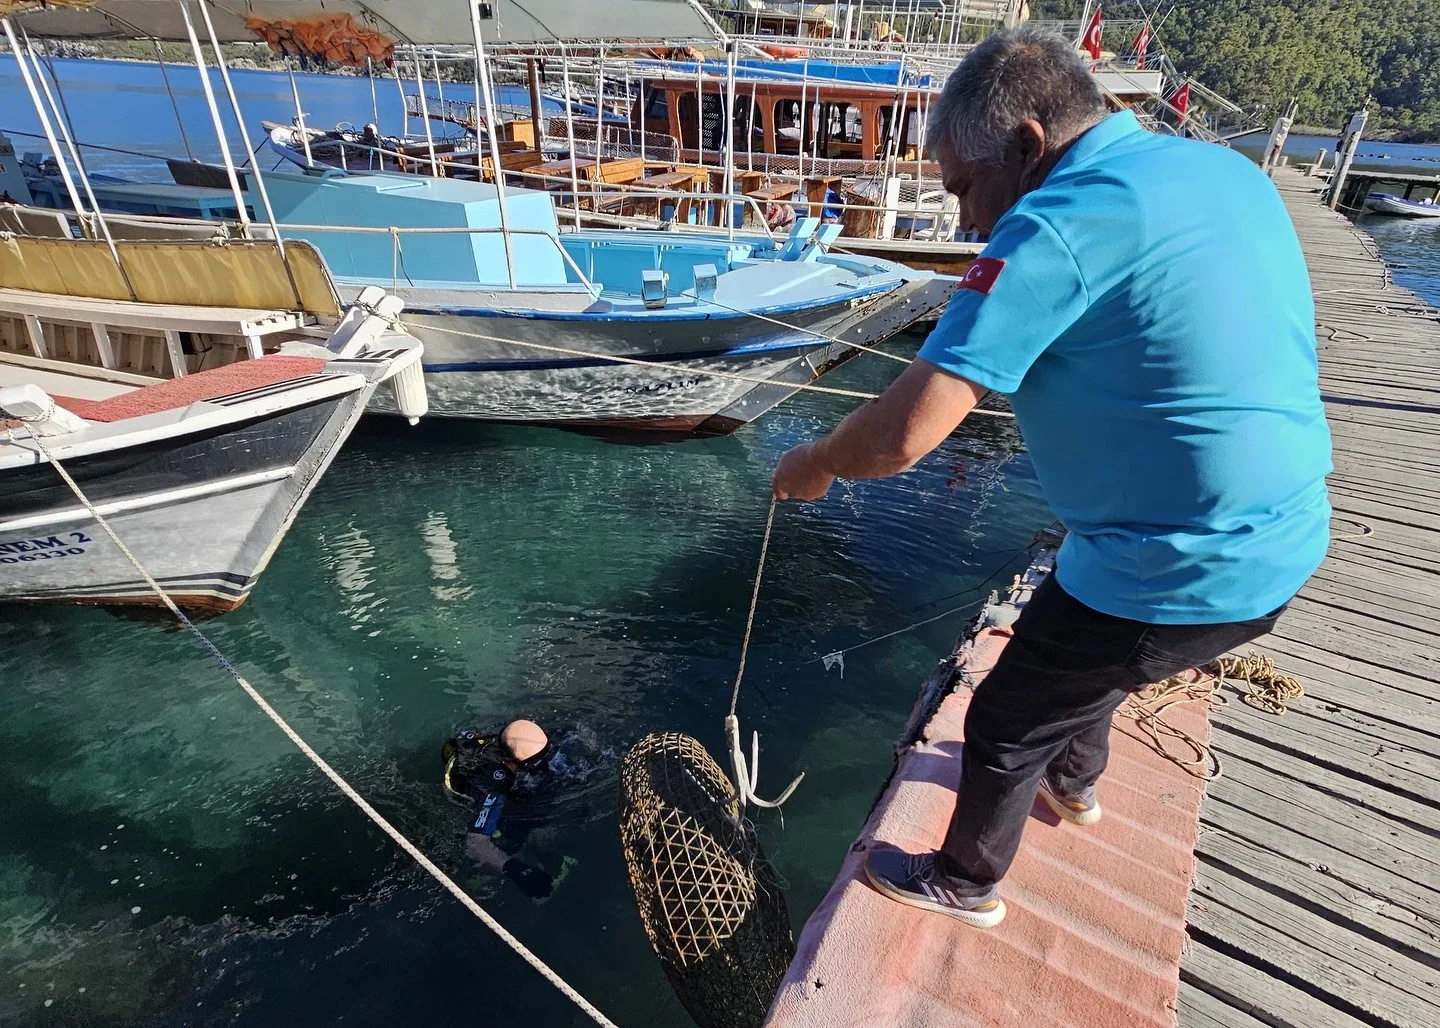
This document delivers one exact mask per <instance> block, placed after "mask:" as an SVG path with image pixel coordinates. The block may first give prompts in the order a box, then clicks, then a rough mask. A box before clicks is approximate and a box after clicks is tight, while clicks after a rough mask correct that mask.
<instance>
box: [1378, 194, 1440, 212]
mask: <svg viewBox="0 0 1440 1028" xmlns="http://www.w3.org/2000/svg"><path fill="white" fill-rule="evenodd" d="M1365 207H1366V209H1368V210H1370V211H1372V212H1373V213H1375V214H1391V215H1394V216H1396V217H1399V218H1440V202H1437V201H1436V199H1435V198H1434V197H1432V198H1430V199H1428V200H1406V199H1405V198H1404V197H1400V196H1394V195H1392V194H1390V193H1371V194H1370V196H1369V198H1367V199H1366V201H1365Z"/></svg>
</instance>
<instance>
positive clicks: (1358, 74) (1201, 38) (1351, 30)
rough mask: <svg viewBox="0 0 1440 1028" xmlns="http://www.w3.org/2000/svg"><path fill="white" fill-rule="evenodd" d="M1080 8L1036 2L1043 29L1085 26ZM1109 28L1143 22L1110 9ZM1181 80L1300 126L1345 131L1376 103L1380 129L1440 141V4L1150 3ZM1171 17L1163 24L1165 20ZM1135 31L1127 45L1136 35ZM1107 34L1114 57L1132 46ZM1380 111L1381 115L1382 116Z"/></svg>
mask: <svg viewBox="0 0 1440 1028" xmlns="http://www.w3.org/2000/svg"><path fill="white" fill-rule="evenodd" d="M1083 6H1084V4H1083V2H1082V0H1037V2H1035V3H1034V4H1033V8H1034V12H1033V17H1034V18H1036V19H1048V18H1070V19H1075V18H1078V17H1079V16H1080V10H1081V8H1082V7H1083ZM1104 6H1105V13H1106V17H1107V20H1112V21H1113V20H1114V19H1120V18H1125V19H1131V18H1136V17H1140V14H1139V6H1138V5H1137V4H1135V3H1131V2H1116V3H1107V4H1105V5H1104ZM1145 7H1146V9H1148V10H1149V11H1150V12H1151V13H1152V14H1155V15H1156V20H1157V21H1161V20H1162V19H1163V24H1162V25H1161V27H1160V30H1159V37H1160V40H1161V41H1162V43H1163V44H1164V46H1165V49H1166V51H1167V52H1168V53H1169V55H1170V59H1171V60H1172V61H1174V63H1175V65H1176V66H1177V67H1178V68H1179V69H1180V70H1181V72H1182V73H1186V74H1190V75H1194V76H1195V77H1196V78H1198V79H1199V80H1200V81H1202V82H1204V83H1205V84H1206V85H1208V86H1210V87H1211V88H1213V89H1216V90H1218V91H1219V92H1220V93H1221V94H1223V95H1225V96H1228V97H1230V98H1231V99H1232V100H1235V101H1236V102H1238V103H1241V104H1247V105H1248V104H1251V103H1259V104H1264V105H1265V106H1266V107H1267V108H1269V109H1271V110H1272V111H1273V110H1276V109H1278V108H1279V107H1280V106H1281V105H1282V104H1284V103H1285V101H1286V100H1288V99H1289V98H1290V97H1292V96H1295V97H1298V98H1299V100H1300V118H1299V120H1300V122H1301V123H1303V124H1307V125H1329V126H1337V125H1340V124H1342V123H1343V122H1344V120H1345V116H1346V115H1347V114H1348V113H1349V112H1350V111H1353V110H1355V109H1357V108H1359V107H1360V105H1361V104H1363V103H1364V102H1365V100H1366V98H1367V97H1369V98H1371V99H1372V100H1373V105H1372V108H1371V110H1372V113H1377V114H1378V116H1379V120H1378V123H1377V122H1375V121H1373V120H1372V125H1377V127H1379V128H1382V129H1386V128H1388V129H1392V130H1394V132H1395V134H1396V137H1397V138H1402V139H1408V138H1412V137H1414V138H1416V139H1422V138H1423V139H1429V140H1440V0H1180V2H1171V0H1148V2H1147V3H1146V4H1145ZM1172 7H1173V8H1174V11H1173V13H1171V14H1169V16H1168V17H1165V14H1166V12H1168V11H1170V10H1171V8H1172ZM1128 34H1129V32H1128V30H1127V31H1126V32H1125V33H1124V35H1128ZM1121 35H1122V33H1121V32H1119V31H1118V30H1113V31H1111V32H1107V33H1106V35H1105V46H1106V48H1107V49H1110V50H1115V51H1117V52H1124V51H1125V50H1128V49H1129V40H1128V39H1126V38H1121ZM1377 107H1378V111H1377V110H1376V108H1377Z"/></svg>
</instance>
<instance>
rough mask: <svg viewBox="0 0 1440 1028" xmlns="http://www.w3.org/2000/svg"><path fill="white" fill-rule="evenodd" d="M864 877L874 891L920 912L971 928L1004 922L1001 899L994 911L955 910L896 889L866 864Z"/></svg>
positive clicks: (997, 901)
mask: <svg viewBox="0 0 1440 1028" xmlns="http://www.w3.org/2000/svg"><path fill="white" fill-rule="evenodd" d="M865 877H866V878H868V879H870V884H871V885H873V886H875V888H876V889H878V890H880V891H881V892H882V893H884V894H885V895H886V896H889V897H890V898H891V899H893V900H895V901H896V902H898V903H903V904H905V905H906V906H907V907H919V908H920V909H921V910H933V911H934V912H935V913H937V914H947V915H949V916H950V917H953V918H954V919H955V920H957V921H960V922H963V923H964V924H967V925H969V926H970V927H971V928H994V927H995V926H996V925H997V924H999V923H1000V922H1001V921H1003V920H1005V901H1004V900H1003V899H999V898H997V899H996V900H995V909H994V910H985V911H978V910H957V909H955V908H954V907H947V906H945V905H944V904H943V903H935V902H933V901H931V900H928V899H924V898H922V897H920V896H916V895H914V894H913V893H909V892H902V891H900V890H899V889H896V888H895V886H894V885H892V884H891V883H890V882H889V881H887V880H886V879H884V878H882V877H881V876H879V875H877V874H876V873H875V872H873V871H871V870H870V865H869V864H868V863H867V864H866V865H865Z"/></svg>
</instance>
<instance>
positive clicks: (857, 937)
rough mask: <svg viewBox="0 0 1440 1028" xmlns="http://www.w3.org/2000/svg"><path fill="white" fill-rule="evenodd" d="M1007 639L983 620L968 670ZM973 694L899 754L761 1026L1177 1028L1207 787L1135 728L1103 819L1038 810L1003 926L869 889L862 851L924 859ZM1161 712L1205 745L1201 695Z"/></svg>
mask: <svg viewBox="0 0 1440 1028" xmlns="http://www.w3.org/2000/svg"><path fill="white" fill-rule="evenodd" d="M987 637H988V638H987ZM1008 638H1009V633H1008V631H1006V630H996V629H987V630H986V631H985V632H984V633H982V636H981V638H980V639H977V651H976V653H975V660H974V663H973V664H972V665H971V666H975V667H980V668H988V667H991V666H993V664H994V657H995V656H997V655H998V654H999V652H1000V650H1001V648H1003V646H1004V644H1005V642H1006V641H1007V640H1008ZM982 643H983V646H981V645H980V644H982ZM969 699H970V692H969V690H968V689H964V688H960V689H957V690H956V691H955V693H954V694H952V695H951V696H949V697H948V698H947V699H946V700H945V701H944V703H942V704H941V706H940V710H939V712H938V713H937V714H936V716H935V718H934V719H933V720H932V721H931V723H930V725H929V728H928V729H927V731H926V741H925V742H923V743H920V744H918V745H917V746H915V747H914V748H912V749H910V750H908V751H906V753H905V754H904V755H903V756H902V757H901V760H900V766H899V770H898V772H897V774H896V776H895V778H894V780H893V781H892V783H891V785H890V787H889V789H888V790H887V791H886V793H885V795H884V797H882V799H881V802H880V805H879V806H878V807H877V808H876V810H875V812H874V813H873V814H872V815H871V817H870V820H869V821H868V822H866V825H865V829H864V831H863V832H862V833H861V837H860V840H859V842H858V843H857V844H856V845H855V846H854V847H852V848H851V851H850V853H849V854H848V855H847V856H846V858H845V863H844V865H843V867H842V868H841V871H840V875H839V877H838V878H837V879H836V882H835V884H834V885H833V886H832V887H831V889H830V892H829V893H828V894H827V895H826V897H825V899H824V901H823V902H822V903H821V904H820V906H819V908H818V909H817V910H816V911H815V913H814V914H813V915H812V916H811V917H810V920H809V921H808V922H807V923H806V925H805V930H804V932H803V933H802V934H801V936H800V939H799V944H798V953H797V955H796V958H795V961H794V963H793V964H791V966H790V971H789V973H788V975H787V976H786V978H785V982H784V984H783V985H782V986H781V989H780V992H779V994H778V995H777V996H776V999H775V1002H774V1005H773V1006H772V1007H771V1010H770V1015H769V1018H768V1020H767V1021H766V1024H767V1025H770V1026H773V1028H800V1026H807V1028H808V1026H814V1028H821V1026H824V1028H840V1026H849V1025H854V1026H860V1025H864V1026H866V1028H876V1026H905V1028H921V1026H925V1028H942V1026H943V1028H948V1026H952V1025H953V1026H957V1028H970V1026H975V1028H980V1026H983V1028H1011V1026H1014V1028H1040V1026H1051V1025H1053V1026H1057V1028H1059V1026H1065V1028H1086V1026H1092V1025H1093V1026H1095V1028H1101V1026H1104V1028H1113V1026H1116V1025H1137V1026H1167V1028H1168V1026H1172V1025H1174V1024H1175V1020H1176V1000H1177V994H1178V991H1179V969H1180V954H1181V950H1182V948H1183V947H1184V945H1185V908H1186V900H1187V898H1188V896H1189V892H1190V883H1191V877H1192V875H1193V873H1194V866H1195V860H1194V850H1195V838H1196V834H1197V832H1198V821H1199V812H1200V801H1201V799H1202V797H1203V786H1202V784H1201V782H1200V781H1199V780H1198V779H1196V778H1193V777H1191V776H1190V775H1189V774H1187V773H1186V772H1185V771H1184V770H1182V769H1181V768H1180V767H1178V766H1177V765H1176V764H1174V763H1172V762H1171V761H1169V760H1167V759H1165V758H1164V757H1162V756H1160V755H1159V754H1158V753H1156V752H1155V751H1154V750H1153V749H1151V748H1150V746H1149V745H1148V744H1147V743H1146V742H1142V741H1140V737H1139V736H1138V735H1131V734H1129V733H1131V732H1134V731H1135V725H1134V723H1133V722H1131V721H1127V720H1123V719H1120V718H1117V719H1116V722H1115V724H1116V729H1115V731H1114V732H1113V733H1112V736H1111V746H1112V755H1111V760H1110V766H1109V770H1108V771H1107V772H1106V774H1105V777H1104V778H1103V779H1102V780H1101V782H1100V802H1101V805H1102V806H1103V807H1104V809H1105V816H1104V818H1103V819H1102V821H1101V822H1100V824H1098V825H1095V826H1093V827H1090V828H1078V827H1076V826H1074V825H1070V824H1066V823H1064V822H1061V821H1059V820H1058V819H1057V818H1055V817H1054V816H1053V815H1052V814H1051V813H1050V812H1049V810H1048V808H1045V807H1044V806H1043V805H1038V804H1037V807H1036V808H1035V810H1034V812H1032V815H1031V818H1030V822H1029V824H1028V825H1027V826H1026V828H1025V839H1024V842H1023V843H1022V844H1021V848H1020V855H1019V858H1018V859H1017V860H1016V862H1015V865H1014V867H1013V868H1012V869H1011V872H1010V874H1009V875H1008V876H1007V877H1006V879H1005V881H1004V883H1003V884H1002V886H1001V890H1002V895H1003V896H1004V897H1005V902H1006V905H1007V906H1008V908H1009V913H1008V916H1007V917H1006V919H1005V921H1004V922H1003V923H1001V924H1000V926H999V927H997V928H994V929H991V930H989V931H981V930H977V929H974V928H968V927H966V926H965V925H962V924H960V923H959V922H958V921H955V920H953V919H951V918H948V917H945V916H944V915H941V914H935V913H931V912H928V911H924V910H917V909H915V908H913V907H907V906H904V905H902V904H900V903H896V902H895V901H893V900H890V899H887V898H886V897H884V896H882V895H881V894H880V893H878V892H876V891H875V890H874V889H873V888H872V887H871V886H870V885H869V883H868V881H867V880H866V878H865V873H864V869H863V866H862V862H863V861H864V859H865V852H866V850H868V849H869V848H871V847H874V846H876V845H886V844H888V845H893V846H897V847H899V848H901V849H904V850H906V851H908V852H912V853H913V852H920V851H925V850H933V849H935V848H936V847H938V846H939V844H940V841H941V840H942V838H943V837H944V834H945V828H946V826H947V824H948V823H949V819H950V812H951V810H952V809H953V806H954V802H955V789H956V787H957V785H958V784H959V779H960V761H959V754H960V746H961V740H962V737H963V727H964V721H965V708H966V706H967V705H968V703H969ZM1166 718H1167V719H1168V720H1169V721H1170V723H1172V724H1173V725H1175V726H1176V727H1177V728H1181V729H1183V730H1184V731H1186V732H1189V733H1190V734H1191V735H1192V736H1194V737H1196V738H1197V739H1200V740H1208V739H1209V735H1210V725H1209V720H1208V718H1207V716H1206V711H1205V708H1204V705H1203V704H1186V705H1184V706H1175V707H1171V708H1169V709H1168V710H1167V711H1166ZM1042 811H1043V814H1042Z"/></svg>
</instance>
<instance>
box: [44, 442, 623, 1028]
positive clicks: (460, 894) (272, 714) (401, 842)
mask: <svg viewBox="0 0 1440 1028" xmlns="http://www.w3.org/2000/svg"><path fill="white" fill-rule="evenodd" d="M21 420H36V419H33V418H30V419H21ZM27 429H28V430H29V432H30V438H31V439H32V440H33V441H34V443H35V445H36V447H37V448H38V449H39V450H40V453H41V455H42V456H43V457H44V458H45V459H46V460H48V461H49V462H50V466H51V467H53V468H54V469H55V472H56V473H57V474H58V475H59V476H60V477H61V479H63V480H64V482H65V484H66V485H67V486H69V487H70V491H71V492H72V493H74V494H75V498H76V499H77V500H79V501H80V503H81V504H82V505H84V507H85V509H86V510H87V511H89V512H90V516H91V517H93V518H94V519H95V521H96V523H97V524H99V525H100V527H101V528H103V529H104V530H105V534H106V535H108V536H109V537H110V541H111V542H113V543H114V544H115V546H116V548H118V549H119V550H120V552H121V553H122V554H123V555H124V556H125V559H126V560H128V561H129V562H130V563H131V564H132V565H133V566H134V568H135V570H136V571H138V572H139V573H140V576H141V577H142V578H143V579H144V580H145V584H146V585H148V586H149V587H150V588H151V589H152V590H153V591H154V592H155V595H156V596H158V597H160V600H161V602H162V603H164V604H165V606H166V607H167V608H168V609H169V611H170V613H171V614H173V615H175V617H176V619H177V620H179V621H180V623H181V624H183V625H184V626H185V627H186V628H188V629H189V630H190V632H191V633H192V634H193V635H194V636H195V638H196V639H198V640H199V641H200V643H201V645H203V646H204V647H205V649H206V650H208V651H209V653H210V655H211V656H212V657H213V658H215V662H216V663H217V664H219V665H220V666H221V667H222V668H223V669H224V670H225V671H227V672H228V673H229V674H230V677H232V678H234V679H235V681H236V683H237V684H238V685H239V686H240V688H242V689H244V690H245V694H246V695H247V696H249V697H250V698H251V699H252V700H254V701H255V704H256V706H258V707H259V708H260V709H261V710H262V711H264V712H265V716H266V717H268V718H269V719H270V720H271V721H272V722H274V724H275V727H276V728H279V729H280V731H282V732H284V733H285V736H286V737H287V738H288V739H289V740H290V741H291V742H292V743H294V744H295V747H296V748H297V749H298V750H299V751H300V752H301V753H303V754H305V756H306V757H308V758H309V759H310V762H311V763H312V764H314V765H315V766H316V767H317V768H319V769H320V770H321V771H322V772H323V773H324V774H325V777H326V778H328V779H330V781H331V782H333V783H335V787H336V788H337V789H339V790H340V791H341V792H342V793H344V794H345V797H346V798H347V799H349V800H350V801H351V802H352V803H354V804H355V805H356V806H357V807H359V808H360V809H361V810H362V811H363V812H364V814H365V816H366V817H368V818H369V819H370V820H371V821H373V822H374V823H375V825H376V826H377V827H379V828H380V830H381V831H383V832H384V833H385V834H386V835H388V836H390V838H391V839H392V840H394V842H395V844H396V845H397V846H399V847H400V848H401V849H402V850H404V851H405V852H406V853H407V854H409V856H410V857H411V859H413V860H414V861H415V862H416V863H417V864H419V865H420V866H421V867H423V868H424V869H425V870H426V872H428V873H429V875H430V877H432V878H434V879H435V880H436V881H437V882H439V883H440V884H441V885H442V886H444V887H445V890H446V891H447V892H449V893H450V894H451V895H452V896H454V897H455V898H456V899H457V900H459V901H460V902H461V903H463V904H464V905H465V907H466V909H468V910H469V911H470V913H472V914H474V915H475V916H476V917H478V918H479V919H480V920H481V921H482V922H483V923H484V924H485V927H487V928H489V929H490V930H491V931H492V932H494V933H495V934H496V935H498V936H499V937H500V939H501V941H502V942H504V943H505V944H506V945H507V946H509V947H510V948H511V949H512V950H514V951H515V952H516V953H518V954H519V955H520V957H521V959H523V960H524V961H525V962H526V963H527V964H529V965H530V966H531V967H533V968H534V969H535V970H537V971H539V972H540V974H541V975H542V976H544V978H545V980H546V981H548V982H549V983H550V984H551V985H553V986H555V988H557V989H559V990H560V991H561V992H562V993H563V994H564V995H565V996H566V998H568V999H569V1000H570V1001H571V1002H572V1003H574V1004H575V1005H576V1006H578V1007H579V1008H580V1009H581V1010H583V1011H585V1013H587V1014H589V1015H590V1017H591V1018H592V1019H593V1020H594V1021H595V1023H596V1024H600V1025H604V1026H606V1028H616V1025H615V1023H614V1022H613V1021H611V1020H610V1019H609V1018H607V1017H606V1016H605V1015H604V1014H602V1013H601V1012H600V1011H599V1010H598V1009H596V1008H595V1006H594V1005H592V1004H591V1003H590V1001H589V1000H587V999H586V998H585V997H584V996H582V995H580V993H578V992H577V991H575V989H574V988H573V987H572V986H571V985H570V984H569V983H567V982H566V981H565V980H564V979H563V978H561V977H560V976H559V975H558V974H556V973H555V972H554V971H553V970H551V968H550V966H549V965H548V964H546V963H545V961H543V960H541V959H540V958H539V957H538V956H536V955H535V954H534V953H532V952H531V951H530V950H529V949H528V948H527V947H526V946H525V944H524V943H523V942H521V941H520V940H519V939H517V938H515V936H513V935H511V934H510V932H509V931H507V930H506V929H505V926H504V925H502V924H501V923H500V922H499V921H497V920H495V918H493V917H492V916H491V915H490V914H489V913H487V912H486V910H485V908H483V907H482V906H480V904H479V903H476V902H475V900H474V899H473V898H471V896H470V895H469V894H468V893H466V892H465V890H464V889H462V888H460V886H458V885H456V884H455V881H454V880H453V879H452V878H451V877H450V876H449V875H447V874H446V873H445V872H444V871H442V870H441V869H440V868H439V867H437V866H436V865H435V863H434V862H433V861H432V860H431V859H430V858H429V857H427V856H426V855H425V854H424V853H422V852H421V851H420V849H419V848H418V847H417V846H416V845H415V844H414V843H413V842H411V841H410V840H409V839H407V838H406V837H405V836H404V835H402V834H401V833H400V830H399V829H397V828H396V827H395V826H394V825H392V824H391V823H390V822H389V821H387V820H386V819H385V816H384V815H383V814H381V813H380V812H379V811H378V810H376V809H375V808H374V807H372V806H371V805H370V803H369V802H368V801H367V800H366V799H365V797H363V796H361V795H360V794H359V793H358V792H356V791H355V788H354V787H353V786H352V785H351V784H350V783H349V782H347V781H346V780H345V779H344V778H342V777H341V776H340V773H339V772H338V771H336V770H335V769H334V768H333V767H331V766H330V765H329V763H327V762H326V760H325V758H324V757H322V756H320V754H318V753H316V752H315V750H314V749H313V748H312V747H311V746H310V744H309V743H307V742H306V741H305V740H304V739H302V738H301V737H300V733H298V732H296V731H295V729H293V728H291V727H290V724H289V723H288V722H287V721H286V720H285V719H284V718H283V717H281V716H280V714H279V712H278V711H276V710H275V708H274V707H272V706H270V704H269V703H268V702H267V701H266V699H265V697H263V696H261V695H260V693H259V692H258V691H257V690H256V689H255V687H254V686H253V685H251V684H250V683H249V682H247V681H246V680H245V679H244V677H243V676H242V675H241V674H240V672H239V671H237V670H236V669H235V666H234V665H233V664H231V663H230V661H229V660H227V659H226V657H225V655H224V654H223V653H221V652H220V650H219V648H218V647H217V646H216V645H215V644H214V643H213V642H211V641H210V639H209V637H208V636H206V635H205V633H204V632H202V631H200V629H199V627H198V626H197V625H196V624H195V622H193V621H191V620H190V618H189V617H188V616H186V614H185V612H184V611H183V610H181V609H180V608H179V607H178V606H177V605H176V603H175V601H174V600H173V599H171V598H170V594H169V593H167V592H166V591H165V589H164V587H162V586H161V585H160V583H159V582H157V581H155V579H154V578H153V577H152V576H151V575H150V572H149V571H147V570H146V569H145V567H144V565H142V564H141V563H140V561H139V560H138V559H137V558H136V556H135V554H134V553H132V552H131V551H130V548H129V547H128V546H126V545H125V543H124V542H122V541H121V539H120V537H119V536H118V535H116V534H115V530H114V529H113V528H111V527H110V523H109V522H108V521H107V520H106V519H105V518H104V517H103V516H102V515H101V514H100V512H99V511H98V510H96V509H95V506H94V504H92V503H91V502H90V499H89V498H88V497H87V496H86V495H85V493H84V492H83V491H81V489H80V486H79V485H77V484H76V482H75V480H74V479H73V478H71V477H70V473H69V472H68V471H66V470H65V469H64V468H63V467H62V466H61V465H60V462H59V461H58V460H56V459H55V456H54V454H52V453H51V452H50V450H49V448H48V447H47V446H46V445H45V443H44V442H43V441H42V440H41V438H40V436H39V435H38V434H37V432H36V431H35V429H34V428H33V427H30V426H27Z"/></svg>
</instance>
